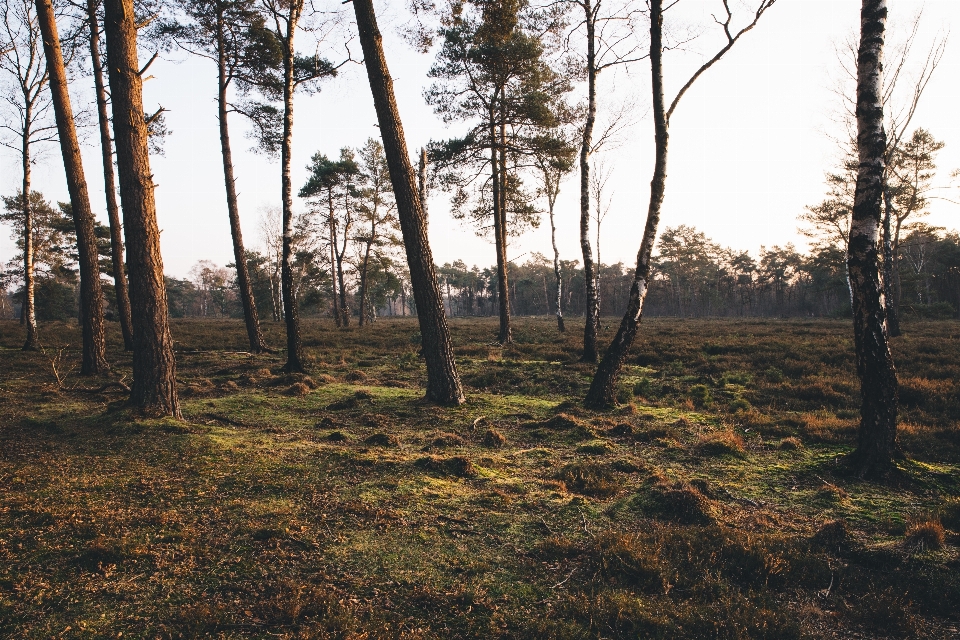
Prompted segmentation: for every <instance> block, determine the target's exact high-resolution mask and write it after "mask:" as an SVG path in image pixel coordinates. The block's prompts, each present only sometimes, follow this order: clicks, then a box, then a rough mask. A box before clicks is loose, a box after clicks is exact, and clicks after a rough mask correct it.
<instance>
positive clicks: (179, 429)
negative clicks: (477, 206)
mask: <svg viewBox="0 0 960 640" xmlns="http://www.w3.org/2000/svg"><path fill="white" fill-rule="evenodd" d="M569 324H575V323H569ZM610 326H611V327H613V326H615V323H613V322H612V321H611V322H610ZM304 328H305V335H304V343H305V345H306V351H307V355H308V361H309V363H310V367H311V371H310V372H309V379H304V378H303V377H302V376H284V375H279V374H278V372H279V369H280V367H281V365H282V364H283V360H282V357H281V356H279V355H264V356H251V355H249V354H246V353H243V352H242V350H243V348H244V332H243V328H242V325H241V324H240V323H239V322H226V321H224V322H217V321H209V322H202V321H183V322H177V323H175V324H174V336H175V339H176V341H177V348H178V352H179V353H178V368H179V370H178V377H179V379H180V383H181V385H180V387H181V390H182V392H183V408H184V414H185V421H184V422H182V423H181V422H175V421H172V420H156V419H144V418H141V417H138V416H136V415H134V414H132V413H131V412H130V411H129V410H128V409H127V408H126V407H125V406H124V398H125V396H124V394H123V393H122V391H121V390H120V389H119V387H116V386H114V387H109V388H107V389H105V390H104V391H103V392H101V393H90V392H89V391H88V390H90V389H94V388H97V387H100V385H101V384H103V383H104V382H106V380H85V379H81V378H78V377H77V376H76V375H75V374H74V372H73V371H72V369H71V367H75V366H76V360H77V357H78V354H77V353H76V345H77V344H78V343H79V335H78V331H77V329H76V327H75V326H73V325H56V324H50V325H43V326H42V327H41V330H42V334H41V336H42V337H43V338H44V339H45V353H23V352H20V351H19V350H18V349H17V347H18V346H19V343H20V340H21V339H22V337H21V334H20V328H19V326H18V325H16V324H13V323H4V324H2V325H0V348H2V351H0V358H2V362H3V373H2V374H0V376H2V377H0V413H2V414H3V415H4V416H5V417H4V419H3V422H2V424H0V486H2V487H3V490H2V492H0V635H2V636H5V637H17V638H19V637H23V638H47V637H77V638H83V637H97V638H99V637H104V638H106V637H111V638H116V637H118V635H119V634H120V633H122V634H123V637H137V638H140V637H144V638H154V637H162V638H166V637H172V638H175V637H184V638H192V637H222V638H241V637H243V638H248V637H252V638H269V637H286V638H328V637H329V638H358V639H359V638H458V637H463V638H466V637H470V638H791V637H886V636H889V637H942V638H948V637H957V634H958V633H960V631H958V629H960V626H958V619H957V610H958V609H960V607H958V605H960V578H958V577H957V576H958V568H960V554H958V551H957V543H958V541H960V540H958V538H960V535H958V534H960V532H958V531H957V529H956V527H958V526H960V519H958V518H957V517H956V513H955V512H957V511H958V510H957V509H956V508H955V506H956V504H957V500H958V498H960V481H958V471H960V450H958V447H960V429H958V426H957V419H958V417H960V346H958V334H960V325H958V324H957V323H955V322H942V323H922V324H913V325H907V327H906V332H905V334H906V335H905V336H904V337H903V338H900V339H898V340H897V341H896V342H895V343H894V349H895V356H896V358H897V364H898V370H899V373H900V376H901V380H902V381H903V384H904V394H903V396H902V401H903V407H904V410H903V415H904V429H903V437H902V442H903V446H904V449H905V450H906V452H907V454H908V456H909V459H908V460H907V461H904V462H903V463H902V464H901V465H900V467H901V473H900V475H899V476H898V478H897V479H896V480H895V481H894V482H892V483H888V484H877V483H867V482H861V481H858V480H856V479H855V478H851V477H849V476H846V475H844V474H843V467H842V466H840V465H838V464H837V460H838V459H839V458H840V457H841V456H842V455H843V454H844V453H846V452H848V451H849V450H850V446H851V441H852V436H853V434H854V432H855V426H856V395H857V386H856V379H855V375H854V370H853V361H852V353H851V352H852V345H851V344H850V343H851V340H850V339H849V336H848V335H847V334H848V333H849V328H848V326H847V325H846V324H845V323H840V322H826V321H824V322H820V321H817V322H798V321H699V322H683V321H676V320H652V321H645V323H644V329H643V333H642V338H641V341H640V344H638V345H637V349H636V355H635V356H634V357H633V359H632V360H631V361H630V362H629V363H628V365H627V367H626V369H625V376H624V379H623V381H622V387H623V388H622V390H621V393H620V397H621V400H622V401H623V402H624V404H623V405H622V406H621V407H619V408H618V409H617V410H615V411H612V412H609V413H594V412H589V411H585V410H583V409H580V408H579V406H578V404H577V400H578V399H579V398H581V397H582V395H583V393H584V392H585V389H586V385H587V384H588V383H589V376H590V374H591V373H592V370H591V367H589V366H587V365H582V364H578V363H577V362H576V359H577V355H578V352H577V337H578V335H579V332H578V331H577V328H576V327H571V329H570V331H569V332H568V334H566V335H565V336H559V335H557V334H556V332H555V328H554V326H553V324H552V320H545V319H528V318H521V319H518V320H517V327H516V329H515V339H516V344H515V345H513V346H512V347H508V348H500V347H496V346H493V345H492V342H493V340H494V337H495V330H496V325H495V321H494V320H486V319H485V320H454V321H453V322H452V329H453V332H454V341H455V346H456V351H457V356H458V365H459V367H460V371H461V373H462V375H463V378H464V380H465V383H466V385H467V389H466V390H467V396H468V402H467V404H466V405H464V406H462V407H458V408H442V407H437V406H433V405H430V404H427V403H424V402H423V401H422V399H421V396H422V392H421V384H422V381H423V376H424V370H423V365H422V362H421V361H420V360H419V359H418V358H417V350H418V344H417V338H418V334H417V325H416V322H415V321H413V320H409V319H405V320H404V319H396V320H393V319H386V320H382V321H380V322H378V323H377V324H376V325H375V326H373V327H370V328H367V329H363V330H360V329H356V328H351V329H348V330H345V331H338V330H336V329H335V328H333V327H332V325H330V324H327V323H324V322H308V323H306V324H305V327H304ZM266 330H267V334H268V336H269V339H270V340H271V342H272V343H273V344H277V345H279V344H282V339H281V333H280V332H281V327H280V326H279V325H267V326H266ZM606 339H609V335H607V336H606ZM111 340H112V342H111V350H110V359H111V362H112V363H113V364H114V374H113V377H112V378H111V379H113V380H117V379H121V378H123V376H127V377H129V375H130V374H129V356H128V355H125V354H123V352H122V351H120V350H119V342H118V336H115V335H111ZM68 345H73V346H72V347H71V346H68ZM54 370H56V375H55V372H54ZM58 376H59V378H60V380H61V382H62V383H63V384H62V385H59V384H58V383H57V377H58ZM291 389H293V391H291ZM491 432H494V433H496V434H498V435H499V437H495V436H491V435H490V433H491ZM940 514H943V515H942V518H940V519H941V520H942V523H943V526H944V527H946V531H945V545H944V546H943V548H941V549H936V550H934V549H931V548H928V547H923V546H917V545H913V546H911V545H910V544H908V543H907V541H906V540H907V538H906V537H905V534H906V533H907V529H908V526H910V523H912V522H916V521H918V519H922V518H930V517H934V518H936V517H938V515H940ZM827 522H832V523H834V524H831V525H829V526H827V527H826V528H824V524H825V523H827ZM838 522H839V523H841V524H836V523H838ZM818 532H819V535H818Z"/></svg>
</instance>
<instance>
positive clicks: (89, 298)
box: [36, 0, 110, 375]
mask: <svg viewBox="0 0 960 640" xmlns="http://www.w3.org/2000/svg"><path fill="white" fill-rule="evenodd" d="M36 6H37V22H38V24H39V26H40V33H41V34H42V35H43V53H44V56H45V57H46V60H47V73H48V75H49V78H50V80H49V82H50V95H51V98H52V100H53V112H54V117H55V119H56V122H57V133H58V134H59V138H60V151H61V155H62V156H63V168H64V171H65V172H66V178H67V191H68V192H69V193H70V205H71V209H72V213H73V224H74V227H75V228H76V232H77V254H78V262H79V266H80V323H81V329H82V335H83V355H82V358H81V364H80V373H81V374H82V375H100V374H103V373H106V372H107V371H109V369H110V365H108V364H107V357H106V348H105V345H104V338H103V288H102V286H101V283H100V265H99V262H98V258H99V252H98V251H97V236H96V233H95V231H94V226H93V222H94V219H93V211H91V209H90V194H89V193H88V192H87V179H86V177H85V176H84V173H83V160H82V158H81V157H80V143H79V142H78V141H77V130H76V128H75V127H74V123H73V108H72V107H71V105H70V93H69V90H68V88H67V72H66V69H64V66H63V53H62V52H61V50H60V35H59V33H58V32H57V20H56V17H55V14H54V11H53V3H52V2H51V0H36Z"/></svg>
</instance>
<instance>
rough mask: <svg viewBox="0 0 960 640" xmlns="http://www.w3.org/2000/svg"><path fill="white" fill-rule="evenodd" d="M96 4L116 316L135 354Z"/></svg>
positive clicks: (94, 30)
mask: <svg viewBox="0 0 960 640" xmlns="http://www.w3.org/2000/svg"><path fill="white" fill-rule="evenodd" d="M97 5H98V3H97V1H96V0H87V18H88V20H89V22H90V61H91V63H92V64H93V85H94V89H95V91H96V95H97V120H98V121H99V124H100V154H101V157H102V158H103V187H104V191H105V192H106V195H107V219H108V220H109V221H110V259H111V262H112V266H113V288H114V291H115V293H116V296H117V316H118V318H119V320H120V333H121V334H122V335H123V349H124V350H125V351H133V329H132V327H133V321H132V320H131V319H130V290H129V288H128V287H127V268H126V266H125V264H124V261H123V225H121V224H120V207H119V206H118V205H117V179H116V176H115V175H114V171H113V140H112V139H111V138H110V116H109V115H108V114H107V90H106V86H105V84H104V80H103V63H102V61H101V58H100V24H99V21H98V20H97Z"/></svg>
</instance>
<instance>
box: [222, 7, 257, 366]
mask: <svg viewBox="0 0 960 640" xmlns="http://www.w3.org/2000/svg"><path fill="white" fill-rule="evenodd" d="M224 31H225V27H224V25H223V13H222V12H221V13H219V14H218V15H217V71H218V73H217V80H218V91H217V115H218V117H219V120H220V155H221V157H222V159H223V183H224V186H225V187H226V190H227V215H228V217H229V218H230V236H231V237H232V238H233V260H234V263H235V264H236V266H237V289H238V291H237V294H238V295H239V297H240V303H241V305H242V306H243V320H244V323H245V324H246V327H247V340H248V342H249V344H250V351H252V352H253V353H263V352H264V351H268V349H267V345H266V344H265V343H264V341H263V332H262V331H261V330H260V318H259V317H258V316H257V305H256V303H255V302H254V299H253V285H252V284H251V283H250V271H249V269H248V268H247V260H246V255H247V254H246V251H245V250H244V248H243V234H242V233H241V231H240V207H239V205H238V204H237V184H236V178H235V177H234V173H233V151H232V150H231V148H230V131H229V128H228V126H227V84H228V79H227V52H226V46H227V43H226V42H225V33H224Z"/></svg>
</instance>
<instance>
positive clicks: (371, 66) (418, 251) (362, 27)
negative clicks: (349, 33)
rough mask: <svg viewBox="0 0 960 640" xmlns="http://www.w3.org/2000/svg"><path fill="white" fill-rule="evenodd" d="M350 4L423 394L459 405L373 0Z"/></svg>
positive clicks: (460, 398) (439, 299)
mask: <svg viewBox="0 0 960 640" xmlns="http://www.w3.org/2000/svg"><path fill="white" fill-rule="evenodd" d="M353 7H354V11H355V13H356V17H357V27H358V31H359V37H360V45H361V47H362V48H363V57H364V63H365V65H366V67H367V77H368V79H369V81H370V90H371V92H372V93H373V101H374V106H375V107H376V111H377V121H378V123H379V125H380V135H381V136H382V138H383V148H384V152H385V153H386V156H387V164H388V166H389V169H390V180H391V181H392V183H393V189H394V195H395V196H396V200H397V215H398V218H399V219H400V231H401V233H402V234H403V241H404V247H405V249H406V253H407V264H408V265H409V267H410V281H411V284H412V285H413V295H414V300H415V302H416V305H417V319H418V320H419V322H420V335H421V337H422V344H423V356H424V359H425V360H426V366H427V391H426V397H427V399H428V400H432V401H434V402H437V403H440V404H449V405H459V404H462V403H463V402H464V397H463V388H462V387H461V384H460V376H459V375H458V374H457V366H456V362H455V361H454V357H453V344H452V343H451V340H450V331H449V329H448V327H447V320H446V317H445V316H444V313H443V298H442V296H441V295H440V288H439V286H438V284H437V274H436V270H435V266H434V263H433V253H432V252H431V250H430V243H429V240H428V238H427V227H426V220H425V218H424V213H423V202H422V201H421V199H420V196H419V193H418V192H417V181H416V175H415V173H414V170H413V166H412V165H411V164H410V155H409V152H408V151H407V143H406V140H405V137H404V133H403V125H402V124H401V122H400V112H399V110H398V109H397V101H396V98H395V97H394V92H393V79H392V78H391V77H390V72H389V70H388V69H387V61H386V58H385V57H384V55H383V43H382V38H381V36H380V30H379V28H378V27H377V17H376V14H375V13H374V10H373V2H372V0H354V2H353Z"/></svg>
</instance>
